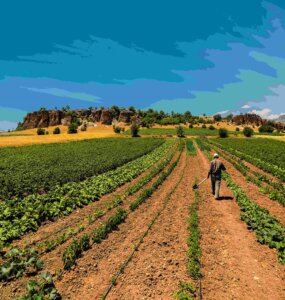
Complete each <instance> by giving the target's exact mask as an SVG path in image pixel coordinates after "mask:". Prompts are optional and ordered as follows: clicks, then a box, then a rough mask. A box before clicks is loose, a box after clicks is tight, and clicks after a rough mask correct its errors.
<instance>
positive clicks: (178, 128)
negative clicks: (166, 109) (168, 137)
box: [176, 126, 185, 138]
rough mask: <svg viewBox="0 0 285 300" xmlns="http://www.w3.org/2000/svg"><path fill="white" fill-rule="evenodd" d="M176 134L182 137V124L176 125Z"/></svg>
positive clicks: (183, 133) (183, 134)
mask: <svg viewBox="0 0 285 300" xmlns="http://www.w3.org/2000/svg"><path fill="white" fill-rule="evenodd" d="M176 134H177V136H178V137H180V138H181V137H184V136H185V132H184V128H183V127H182V126H178V127H176Z"/></svg>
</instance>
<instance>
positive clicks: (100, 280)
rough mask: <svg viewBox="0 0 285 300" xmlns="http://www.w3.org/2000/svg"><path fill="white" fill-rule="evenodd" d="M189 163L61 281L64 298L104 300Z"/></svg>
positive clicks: (182, 163)
mask: <svg viewBox="0 0 285 300" xmlns="http://www.w3.org/2000/svg"><path fill="white" fill-rule="evenodd" d="M185 160H186V154H185V153H183V154H182V157H181V160H180V162H179V164H178V166H177V167H176V168H175V169H174V171H173V172H172V173H171V175H170V176H169V177H168V178H167V179H166V181H165V182H164V183H163V184H162V185H161V187H160V188H159V189H158V190H157V191H156V192H155V193H154V194H153V196H152V197H150V198H149V199H148V200H147V202H146V203H144V204H142V205H141V206H140V207H139V208H138V209H137V210H136V211H134V212H133V213H131V214H130V215H129V216H128V218H127V219H126V222H125V223H123V224H121V225H120V226H119V230H118V231H116V232H113V233H112V234H110V236H109V238H108V239H107V240H105V241H103V242H102V243H101V244H99V245H95V246H94V247H93V248H92V249H91V250H89V251H87V252H86V253H85V254H84V256H83V257H82V258H81V259H79V260H78V264H77V266H76V267H75V268H74V270H72V271H70V272H68V273H66V274H65V275H64V277H63V280H62V281H60V282H57V287H58V289H59V291H60V293H61V294H62V296H63V299H78V298H79V297H81V298H82V299H86V300H87V299H100V296H101V295H102V294H103V293H104V292H105V290H106V288H107V287H108V285H109V284H110V283H111V280H112V276H113V275H114V274H115V273H116V272H117V270H118V268H119V266H120V264H121V263H123V262H124V261H125V260H126V258H127V257H128V255H129V254H130V253H131V251H132V250H133V246H134V244H135V243H136V242H137V240H138V238H139V237H140V236H141V235H142V233H143V232H144V231H145V230H146V228H147V226H148V224H149V223H150V221H151V220H152V218H153V217H154V215H155V214H156V213H157V211H158V210H159V209H160V208H161V207H162V205H163V200H164V198H165V196H166V195H167V193H168V192H169V191H170V190H171V189H172V187H173V185H174V184H175V182H177V180H178V179H179V177H180V176H181V172H182V171H183V168H184V165H185Z"/></svg>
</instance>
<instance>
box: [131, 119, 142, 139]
mask: <svg viewBox="0 0 285 300" xmlns="http://www.w3.org/2000/svg"><path fill="white" fill-rule="evenodd" d="M139 129H140V126H139V125H138V124H137V123H136V122H133V123H132V126H131V133H132V137H139Z"/></svg>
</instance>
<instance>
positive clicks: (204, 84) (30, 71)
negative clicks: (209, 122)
mask: <svg viewBox="0 0 285 300" xmlns="http://www.w3.org/2000/svg"><path fill="white" fill-rule="evenodd" d="M0 31H1V35H0V36H1V51H0V130H6V129H8V128H12V127H14V126H15V124H16V123H17V122H18V121H21V120H22V118H23V116H24V115H25V114H26V113H27V112H29V111H34V110H37V109H39V108H40V107H46V108H48V109H52V108H54V107H58V108H60V107H62V106H64V105H67V104H68V105H70V106H71V108H74V109H76V108H84V107H90V106H96V107H100V106H105V107H108V106H112V105H119V106H124V107H128V106H130V105H133V106H135V107H138V108H150V107H151V108H154V109H158V110H160V109H163V110H165V111H168V112H170V111H172V110H174V111H177V112H184V111H186V110H190V111H191V112H192V113H194V114H202V113H206V114H208V115H212V114H215V113H217V112H224V113H225V114H227V113H229V112H234V113H240V112H256V113H258V114H260V115H262V116H263V117H267V118H276V117H278V115H280V114H282V113H285V2H284V1H283V0H269V1H260V0H250V1H245V0H241V1H228V0H216V1H212V0H200V1H197V0H195V1H194V0H192V1H189V0H179V1H173V0H171V1H170V0H169V1H168V0H156V1H153V0H152V1H151V0H144V1H141V0H137V1H134V0H132V1H130V0H124V1H123V0H122V1H118V0H113V1H111V0H105V1H96V0H85V1H78V0H61V1H55V0H49V1H37V0H27V1H20V0H18V1H17V0H9V1H8V0H7V1H3V2H2V3H1V11H0Z"/></svg>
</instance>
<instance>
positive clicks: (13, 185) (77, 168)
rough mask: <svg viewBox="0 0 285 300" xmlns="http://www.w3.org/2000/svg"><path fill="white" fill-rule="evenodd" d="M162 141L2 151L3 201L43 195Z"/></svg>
mask: <svg viewBox="0 0 285 300" xmlns="http://www.w3.org/2000/svg"><path fill="white" fill-rule="evenodd" d="M163 142H164V141H163V140H162V139H143V140H141V139H129V138H126V139H124V140H123V142H122V140H121V139H120V140H119V139H95V140H86V141H78V142H67V143H56V144H48V145H32V146H25V147H14V148H2V149H0V157H1V161H0V170H1V172H0V186H1V189H0V199H5V200H7V199H11V198H13V197H14V196H17V197H20V198H23V197H25V196H27V195H28V194H32V193H44V192H47V191H49V190H50V189H52V188H53V187H54V186H55V185H63V184H65V183H67V182H71V181H73V182H78V181H82V180H85V179H86V178H89V177H91V176H95V175H99V174H102V173H104V172H107V171H110V170H113V169H115V168H117V167H119V166H122V165H124V164H125V163H127V162H130V161H132V160H134V159H136V158H138V157H141V156H142V155H145V154H147V153H149V152H151V151H152V150H154V149H155V148H156V147H158V146H160V145H161V144H162V143H163Z"/></svg>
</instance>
